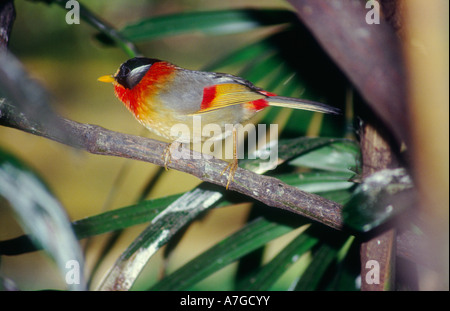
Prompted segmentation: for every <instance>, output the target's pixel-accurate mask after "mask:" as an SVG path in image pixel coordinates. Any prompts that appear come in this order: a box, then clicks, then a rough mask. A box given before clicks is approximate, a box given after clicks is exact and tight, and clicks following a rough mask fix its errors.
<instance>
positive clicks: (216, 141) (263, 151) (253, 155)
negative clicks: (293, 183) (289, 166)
mask: <svg viewBox="0 0 450 311" xmlns="http://www.w3.org/2000/svg"><path fill="white" fill-rule="evenodd" d="M233 132H235V133H236V135H235V136H234V134H233ZM170 134H171V136H172V137H173V138H174V139H175V142H176V143H179V145H183V144H187V142H193V144H194V149H197V150H198V149H201V153H194V154H191V153H187V152H182V151H180V150H179V149H178V148H175V149H173V150H172V149H171V150H170V152H171V158H172V159H175V160H176V159H189V158H190V157H191V156H192V157H193V159H201V158H203V159H211V158H212V157H213V156H212V155H211V152H214V153H215V154H222V153H223V154H224V157H225V159H228V160H231V159H234V158H236V159H238V160H240V159H244V158H245V157H244V149H245V148H241V147H240V143H241V142H244V141H245V137H244V136H245V134H247V150H248V151H249V152H248V154H247V158H248V159H260V160H265V161H260V162H259V168H260V169H263V170H268V169H271V168H274V167H276V165H277V162H278V124H270V125H269V127H268V126H267V125H266V124H257V125H255V124H252V123H248V124H246V125H242V124H240V123H238V124H225V125H224V127H221V126H220V125H219V124H215V123H208V124H202V119H201V116H194V117H193V120H192V126H191V127H190V126H188V125H186V124H176V125H174V126H173V127H172V128H171V132H170ZM267 135H269V139H267ZM202 137H203V138H205V137H207V138H206V139H202ZM223 139H225V140H226V141H225V150H223V149H222V148H223V147H222V140H223ZM230 140H234V142H233V141H232V142H230ZM197 146H198V147H200V148H196V147H197ZM234 146H236V148H237V149H236V150H234V148H233V147H234ZM235 151H236V153H235Z"/></svg>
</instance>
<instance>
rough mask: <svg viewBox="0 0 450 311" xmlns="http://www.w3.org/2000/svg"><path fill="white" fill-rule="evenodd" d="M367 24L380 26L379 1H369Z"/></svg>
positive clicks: (367, 3)
mask: <svg viewBox="0 0 450 311" xmlns="http://www.w3.org/2000/svg"><path fill="white" fill-rule="evenodd" d="M366 9H368V10H369V11H368V12H367V13H366V23H367V24H369V25H373V24H377V25H378V24H380V3H379V2H378V1H377V0H368V1H367V2H366Z"/></svg>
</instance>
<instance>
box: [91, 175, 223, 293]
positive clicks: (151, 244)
mask: <svg viewBox="0 0 450 311" xmlns="http://www.w3.org/2000/svg"><path fill="white" fill-rule="evenodd" d="M207 186H208V185H206V184H202V186H201V187H199V188H196V189H194V190H192V191H189V192H186V193H185V194H183V195H182V196H181V197H179V198H178V199H177V200H175V201H174V202H173V203H172V204H170V205H169V206H168V207H167V208H165V209H164V210H163V211H162V212H161V213H159V214H158V215H157V216H156V217H155V218H153V220H152V222H151V224H150V225H149V226H148V227H147V228H146V229H145V230H144V231H143V232H142V233H141V234H140V235H139V236H138V237H137V238H136V239H135V240H134V241H133V243H131V245H130V246H129V247H128V248H127V249H126V250H125V251H124V252H123V253H122V255H121V256H120V257H119V258H118V260H117V261H116V263H115V264H114V266H113V267H112V269H111V270H110V272H109V273H108V275H107V276H106V278H105V279H104V280H103V282H102V284H100V287H99V289H100V290H129V289H130V288H131V286H132V285H133V284H134V282H135V281H136V278H137V277H138V276H139V274H140V273H141V271H142V269H143V268H144V266H145V264H146V263H147V261H148V260H149V259H150V258H151V257H152V256H153V255H154V254H155V253H156V252H157V251H158V250H159V249H160V248H161V247H162V246H163V245H164V244H166V243H167V242H168V241H169V240H170V239H171V238H172V237H173V236H174V235H175V234H176V233H177V232H179V230H181V229H182V228H183V227H184V226H185V225H186V224H187V223H189V222H190V221H192V220H193V219H194V218H195V217H197V216H198V215H199V214H200V213H202V212H203V211H205V210H206V209H207V208H210V207H211V206H214V205H215V204H217V202H218V201H219V200H220V199H221V198H222V196H223V195H222V194H221V193H220V192H218V191H212V190H209V189H207Z"/></svg>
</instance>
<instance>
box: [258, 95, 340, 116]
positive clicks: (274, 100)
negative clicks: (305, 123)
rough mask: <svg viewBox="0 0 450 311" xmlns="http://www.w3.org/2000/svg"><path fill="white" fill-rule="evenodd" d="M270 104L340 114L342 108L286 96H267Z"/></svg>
mask: <svg viewBox="0 0 450 311" xmlns="http://www.w3.org/2000/svg"><path fill="white" fill-rule="evenodd" d="M266 100H267V101H268V102H269V105H270V106H276V107H287V108H292V109H301V110H309V111H317V112H322V113H331V114H340V113H341V110H340V109H338V108H335V107H331V106H328V105H325V104H322V103H318V102H315V101H311V100H305V99H298V98H292V97H284V96H269V97H267V98H266Z"/></svg>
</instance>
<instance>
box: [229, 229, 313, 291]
mask: <svg viewBox="0 0 450 311" xmlns="http://www.w3.org/2000/svg"><path fill="white" fill-rule="evenodd" d="M311 231H312V228H311V227H310V228H308V229H307V230H305V231H304V232H302V233H300V234H299V235H298V236H297V237H296V238H294V239H293V240H292V242H290V243H289V244H288V245H287V246H286V247H285V248H283V249H282V250H281V251H280V252H279V253H278V255H276V256H275V257H274V258H273V259H272V260H271V261H270V262H268V263H267V264H265V265H264V266H263V267H261V268H260V269H259V270H257V272H256V273H254V274H253V275H251V276H250V277H247V278H246V280H245V281H242V282H241V283H240V284H239V289H238V290H253V291H262V290H269V289H270V288H271V287H272V285H273V284H274V283H275V282H276V281H277V280H278V279H279V278H280V277H281V275H283V274H284V273H285V272H286V271H287V270H288V269H289V267H291V266H292V265H293V264H294V263H296V262H297V260H298V259H299V258H300V256H301V255H303V254H304V253H306V252H307V251H309V250H310V249H311V248H312V247H313V246H314V245H316V244H317V243H318V242H319V239H318V238H317V237H315V236H314V235H311Z"/></svg>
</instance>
